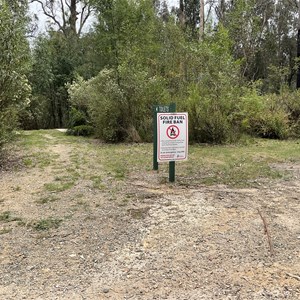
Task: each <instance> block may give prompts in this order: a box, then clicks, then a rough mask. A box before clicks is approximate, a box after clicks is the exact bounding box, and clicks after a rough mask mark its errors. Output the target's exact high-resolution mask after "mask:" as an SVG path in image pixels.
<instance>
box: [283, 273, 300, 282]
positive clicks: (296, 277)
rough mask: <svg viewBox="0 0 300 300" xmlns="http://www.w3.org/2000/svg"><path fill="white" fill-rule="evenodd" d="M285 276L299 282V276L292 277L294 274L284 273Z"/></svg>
mask: <svg viewBox="0 0 300 300" xmlns="http://www.w3.org/2000/svg"><path fill="white" fill-rule="evenodd" d="M285 274H286V275H287V276H289V277H292V278H294V279H297V280H299V281H300V276H298V275H294V274H291V273H285Z"/></svg>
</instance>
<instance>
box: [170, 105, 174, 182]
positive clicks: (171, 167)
mask: <svg viewBox="0 0 300 300" xmlns="http://www.w3.org/2000/svg"><path fill="white" fill-rule="evenodd" d="M170 112H176V103H171V104H170ZM169 181H170V182H175V161H170V162H169Z"/></svg>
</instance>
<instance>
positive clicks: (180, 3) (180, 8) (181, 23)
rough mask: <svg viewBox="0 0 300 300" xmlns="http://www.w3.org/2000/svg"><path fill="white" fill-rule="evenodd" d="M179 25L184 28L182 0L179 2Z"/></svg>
mask: <svg viewBox="0 0 300 300" xmlns="http://www.w3.org/2000/svg"><path fill="white" fill-rule="evenodd" d="M179 23H180V26H181V27H182V28H184V26H185V16H184V5H183V0H180V1H179Z"/></svg>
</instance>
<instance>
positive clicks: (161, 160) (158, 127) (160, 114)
mask: <svg viewBox="0 0 300 300" xmlns="http://www.w3.org/2000/svg"><path fill="white" fill-rule="evenodd" d="M170 114H174V115H179V116H181V115H184V116H186V124H185V126H186V152H185V157H182V158H179V159H178V158H176V159H173V160H170V159H162V158H161V157H160V156H159V154H160V141H159V136H160V130H161V128H160V122H159V121H158V120H159V117H160V116H164V115H170ZM156 121H157V154H158V156H157V160H158V162H164V161H165V162H169V161H180V160H185V159H186V158H187V156H188V145H189V144H188V136H189V135H188V113H176V112H174V113H158V114H157V120H156Z"/></svg>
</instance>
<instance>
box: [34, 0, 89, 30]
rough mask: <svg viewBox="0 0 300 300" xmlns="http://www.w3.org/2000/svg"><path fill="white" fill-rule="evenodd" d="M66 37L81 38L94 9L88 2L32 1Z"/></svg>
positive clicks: (79, 0)
mask: <svg viewBox="0 0 300 300" xmlns="http://www.w3.org/2000/svg"><path fill="white" fill-rule="evenodd" d="M30 3H38V4H39V5H40V7H41V9H42V11H43V13H44V15H45V16H46V17H47V18H48V19H49V20H50V21H51V22H52V24H54V25H55V26H57V27H58V30H59V31H61V32H62V33H63V34H64V35H65V36H69V35H70V34H72V35H74V36H80V35H81V33H82V30H83V28H84V26H85V25H86V23H87V20H88V18H89V17H90V16H91V14H92V12H93V9H92V6H91V5H90V2H89V1H88V0H30Z"/></svg>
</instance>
